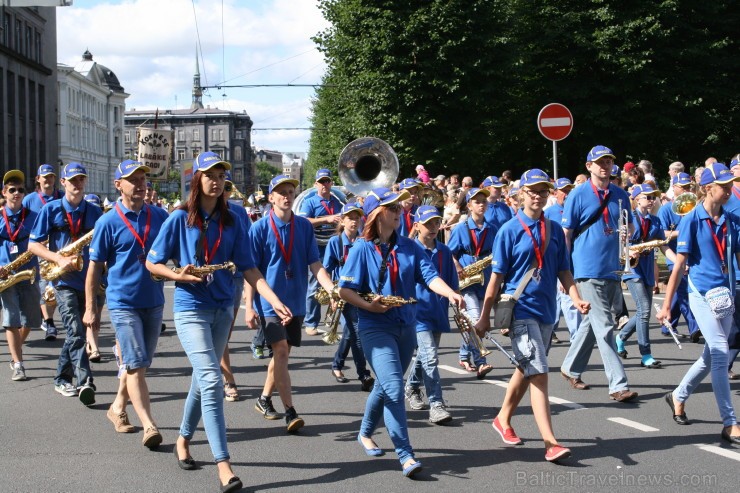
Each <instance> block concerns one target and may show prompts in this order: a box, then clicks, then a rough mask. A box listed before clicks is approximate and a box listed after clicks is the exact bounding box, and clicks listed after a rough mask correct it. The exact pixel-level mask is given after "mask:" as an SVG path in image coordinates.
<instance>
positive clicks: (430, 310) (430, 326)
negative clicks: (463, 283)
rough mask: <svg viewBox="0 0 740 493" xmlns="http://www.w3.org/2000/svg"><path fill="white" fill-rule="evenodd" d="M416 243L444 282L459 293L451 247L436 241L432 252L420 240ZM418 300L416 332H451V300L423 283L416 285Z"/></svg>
mask: <svg viewBox="0 0 740 493" xmlns="http://www.w3.org/2000/svg"><path fill="white" fill-rule="evenodd" d="M416 242H417V243H418V245H419V246H420V247H421V248H422V249H423V250H424V253H425V254H426V256H427V258H428V259H429V261H430V262H431V263H432V265H433V266H434V268H435V269H436V270H437V273H438V274H439V276H440V277H441V278H442V280H443V281H444V282H446V283H447V285H448V286H450V287H451V288H452V289H454V290H455V291H457V289H458V287H459V284H458V279H457V270H456V269H455V263H454V262H453V261H452V252H451V251H450V249H449V247H448V246H447V245H445V244H444V243H442V242H440V241H436V240H435V247H434V249H433V250H430V249H428V248H426V247H425V246H424V245H423V244H422V243H421V242H420V241H419V240H418V239H417V240H416ZM440 268H441V269H440ZM416 299H417V300H418V303H417V305H416V332H425V331H432V332H449V331H450V317H449V309H450V300H448V299H447V298H445V297H444V296H440V295H438V294H437V293H435V292H434V291H432V290H431V289H429V288H428V287H427V285H426V284H423V283H417V284H416Z"/></svg>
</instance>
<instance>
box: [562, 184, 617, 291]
mask: <svg viewBox="0 0 740 493" xmlns="http://www.w3.org/2000/svg"><path fill="white" fill-rule="evenodd" d="M591 183H592V182H591V181H588V182H586V183H584V184H583V185H581V186H578V187H576V188H574V189H573V191H572V192H570V195H568V200H566V201H565V212H564V213H563V220H562V222H561V224H562V226H563V227H564V228H568V229H570V230H574V233H575V231H577V230H579V229H580V227H581V226H582V225H585V223H586V222H587V221H589V220H590V219H591V217H593V216H594V215H595V214H596V212H597V211H598V210H599V207H600V205H601V201H600V200H599V198H598V197H597V196H596V195H595V194H594V192H593V189H592V188H591ZM608 192H609V195H608V200H609V202H608V204H607V207H606V209H605V211H608V215H607V217H608V222H607V221H606V220H605V219H604V214H603V213H602V214H599V217H598V218H597V219H596V221H595V222H594V223H593V224H591V226H589V227H588V229H587V230H586V231H584V232H583V233H582V234H581V235H580V236H578V238H576V240H575V241H574V242H573V251H572V258H573V277H575V278H576V279H612V280H615V281H616V280H618V279H619V278H618V277H617V274H615V273H614V271H617V270H621V269H622V267H621V266H620V264H619V253H620V252H619V217H620V216H619V215H620V211H621V210H623V209H624V210H627V211H628V212H629V211H630V199H629V195H627V192H625V191H624V190H623V189H621V188H619V187H618V186H616V185H614V184H611V183H610V184H609V189H608ZM602 193H603V192H602ZM620 199H621V201H622V207H621V209H620V207H619V200H620Z"/></svg>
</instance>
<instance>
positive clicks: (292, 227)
mask: <svg viewBox="0 0 740 493" xmlns="http://www.w3.org/2000/svg"><path fill="white" fill-rule="evenodd" d="M274 216H275V213H274V212H273V211H272V210H270V227H271V228H272V232H273V234H274V235H275V240H276V241H277V244H278V246H279V247H280V252H281V253H282V254H283V260H285V264H286V265H287V266H288V267H290V257H291V256H292V255H293V236H294V233H295V220H294V219H295V216H293V214H292V213H291V215H290V237H289V240H288V250H287V251H286V250H285V245H284V244H283V241H282V240H281V239H280V233H279V232H278V229H277V226H276V225H275V219H274Z"/></svg>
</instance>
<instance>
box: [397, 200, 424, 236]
mask: <svg viewBox="0 0 740 493" xmlns="http://www.w3.org/2000/svg"><path fill="white" fill-rule="evenodd" d="M418 208H419V206H417V205H412V206H411V209H409V210H408V211H406V210H403V209H402V210H401V221H400V224H399V225H398V229H397V230H396V233H398V234H399V235H401V236H405V237H407V238H408V236H409V233H411V231H412V230H413V229H414V222H416V219H415V218H414V214H416V209H418Z"/></svg>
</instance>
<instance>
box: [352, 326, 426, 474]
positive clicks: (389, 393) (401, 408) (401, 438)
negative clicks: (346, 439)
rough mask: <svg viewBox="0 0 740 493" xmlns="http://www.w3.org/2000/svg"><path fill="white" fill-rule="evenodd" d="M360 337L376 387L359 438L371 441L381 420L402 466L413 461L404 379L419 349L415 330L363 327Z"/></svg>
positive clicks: (392, 327)
mask: <svg viewBox="0 0 740 493" xmlns="http://www.w3.org/2000/svg"><path fill="white" fill-rule="evenodd" d="M360 324H362V321H360ZM358 334H359V336H360V341H361V343H362V350H363V351H364V352H365V357H366V358H367V362H368V363H369V364H370V368H372V370H373V372H374V373H375V386H373V390H372V391H371V392H370V395H369V396H368V398H367V403H366V404H365V415H364V416H363V418H362V425H361V426H360V434H361V435H362V436H364V437H371V436H372V435H373V432H375V429H376V428H377V427H378V425H379V424H380V420H381V418H382V419H383V420H384V421H385V427H386V428H387V429H388V435H389V436H390V437H391V441H393V445H394V447H395V449H396V453H397V454H398V459H399V460H400V461H401V464H403V463H405V462H406V461H407V460H409V459H413V458H414V451H413V449H412V448H411V442H410V440H409V431H408V425H407V423H406V405H405V402H404V397H405V396H404V378H403V375H404V374H405V373H406V369H407V368H408V366H409V363H411V357H412V356H413V354H414V348H416V329H415V327H413V326H411V325H404V326H385V327H367V326H364V327H363V326H362V325H360V328H359V330H358Z"/></svg>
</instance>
